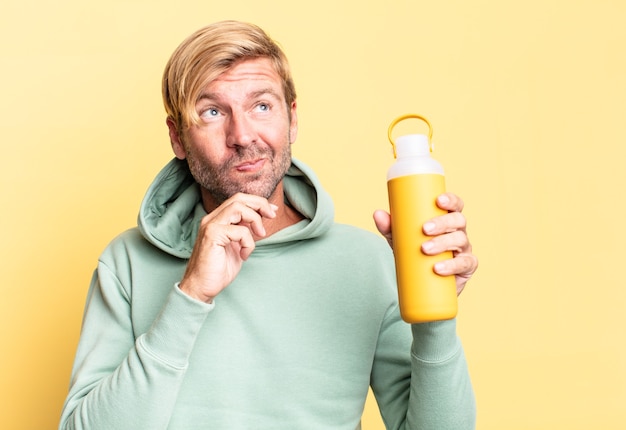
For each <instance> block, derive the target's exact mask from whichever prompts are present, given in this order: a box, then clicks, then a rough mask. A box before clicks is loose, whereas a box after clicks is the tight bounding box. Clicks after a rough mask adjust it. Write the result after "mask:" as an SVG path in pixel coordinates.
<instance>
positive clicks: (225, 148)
mask: <svg viewBox="0 0 626 430" xmlns="http://www.w3.org/2000/svg"><path fill="white" fill-rule="evenodd" d="M196 111H197V112H198V115H199V116H200V120H201V121H200V123H199V125H197V126H196V125H193V126H192V127H191V128H189V129H188V130H186V131H185V132H184V133H183V135H180V134H179V133H180V130H176V129H175V127H174V125H173V124H172V123H171V122H169V121H168V125H169V127H170V137H171V139H172V147H173V149H174V153H175V154H176V156H177V157H178V158H180V159H184V158H186V159H187V162H188V163H189V168H190V170H191V173H192V175H193V176H194V178H195V179H196V181H197V182H198V183H199V184H200V185H201V186H202V188H203V189H204V190H203V197H204V199H205V202H204V203H205V206H212V207H207V210H212V209H213V208H214V207H217V206H218V205H219V204H221V203H222V202H223V201H224V200H226V199H228V198H229V197H230V196H232V195H234V194H236V193H238V192H243V193H247V194H254V195H259V196H262V197H265V198H269V197H270V196H271V195H272V194H273V193H274V191H275V190H276V187H277V186H278V184H279V183H280V182H281V180H282V178H283V176H284V175H285V173H286V172H287V169H288V168H289V166H290V164H291V146H290V145H291V143H292V142H293V141H294V140H295V138H296V135H297V116H296V103H295V102H294V103H292V105H291V106H290V107H289V108H288V107H287V105H286V103H285V96H284V94H283V87H282V81H281V79H280V76H279V75H278V74H277V73H276V72H275V71H274V68H273V67H272V64H271V62H270V60H269V59H267V58H257V59H250V60H245V61H242V62H240V63H237V64H236V65H235V66H233V67H232V68H231V69H229V70H228V71H226V72H225V73H223V74H222V75H220V76H219V77H218V78H217V79H215V80H214V81H212V82H211V83H210V84H209V85H208V87H207V88H205V89H204V91H203V93H202V94H201V96H200V98H199V100H198V102H197V103H196ZM207 194H208V195H207ZM207 198H208V199H209V200H211V201H210V202H207V201H206V200H207Z"/></svg>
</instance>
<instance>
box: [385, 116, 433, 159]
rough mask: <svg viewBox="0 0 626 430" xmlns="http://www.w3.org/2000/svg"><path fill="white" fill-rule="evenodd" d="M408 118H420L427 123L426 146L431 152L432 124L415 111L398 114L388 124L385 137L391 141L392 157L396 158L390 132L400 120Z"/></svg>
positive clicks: (394, 143) (394, 144) (394, 145)
mask: <svg viewBox="0 0 626 430" xmlns="http://www.w3.org/2000/svg"><path fill="white" fill-rule="evenodd" d="M409 118H416V119H420V120H422V121H424V122H425V123H426V125H428V147H429V148H430V152H433V143H432V142H433V127H432V125H430V122H429V121H428V120H427V119H426V118H424V117H423V116H421V115H418V114H415V113H409V114H406V115H402V116H399V117H398V118H396V119H394V120H393V121H392V122H391V124H390V125H389V129H388V131H387V137H388V138H389V142H391V146H392V148H393V158H396V142H395V141H394V140H393V137H392V136H391V132H392V131H393V128H394V127H395V126H396V125H397V124H398V123H399V122H400V121H404V120H405V119H409Z"/></svg>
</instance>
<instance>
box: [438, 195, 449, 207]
mask: <svg viewBox="0 0 626 430" xmlns="http://www.w3.org/2000/svg"><path fill="white" fill-rule="evenodd" d="M438 199H439V203H441V204H442V205H447V204H448V203H450V198H449V197H448V196H446V195H445V194H442V195H440V196H439V197H438Z"/></svg>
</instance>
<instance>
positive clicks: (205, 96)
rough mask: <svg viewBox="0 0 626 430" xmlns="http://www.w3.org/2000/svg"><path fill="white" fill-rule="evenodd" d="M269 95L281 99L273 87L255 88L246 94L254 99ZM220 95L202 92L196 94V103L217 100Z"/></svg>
mask: <svg viewBox="0 0 626 430" xmlns="http://www.w3.org/2000/svg"><path fill="white" fill-rule="evenodd" d="M266 94H267V95H270V96H272V97H275V98H276V99H278V100H280V99H281V95H280V94H279V93H278V92H276V90H274V89H273V88H269V87H268V88H262V89H260V90H256V91H253V92H251V93H250V94H248V96H247V97H248V98H251V99H255V98H258V97H261V96H264V95H266ZM219 99H220V96H219V94H217V93H202V94H200V95H199V96H198V99H197V100H196V104H198V103H200V102H201V101H202V100H216V101H217V100H219Z"/></svg>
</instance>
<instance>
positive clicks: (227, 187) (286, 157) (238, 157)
mask: <svg viewBox="0 0 626 430" xmlns="http://www.w3.org/2000/svg"><path fill="white" fill-rule="evenodd" d="M259 158H266V159H267V161H266V163H267V162H269V164H270V167H271V168H270V169H268V171H266V169H263V170H262V171H260V172H257V173H253V174H243V175H242V176H241V177H239V178H237V177H233V171H234V166H236V165H238V164H240V163H243V162H246V161H250V160H255V159H259ZM187 164H188V166H189V170H190V171H191V174H192V176H193V177H194V179H195V180H196V182H198V184H200V186H201V187H202V188H204V189H205V190H207V191H208V192H209V194H211V196H212V197H213V199H214V200H215V202H216V203H217V204H218V205H219V204H222V203H223V202H224V201H226V200H227V199H229V198H230V197H232V196H233V195H235V194H237V193H245V194H252V195H256V196H260V197H264V198H266V199H269V198H270V196H271V195H272V194H274V192H275V191H276V187H277V186H278V184H279V183H280V181H282V179H283V178H284V177H285V174H286V173H287V170H289V166H291V144H288V145H286V146H285V148H284V149H282V150H281V151H280V152H275V151H274V150H272V149H271V148H267V149H261V148H259V147H258V146H256V145H251V146H248V147H237V152H236V153H235V155H234V156H233V157H232V158H230V159H229V160H228V161H227V162H226V163H224V164H221V165H217V164H211V163H209V162H208V161H206V160H202V159H198V158H197V157H196V156H195V155H194V154H193V153H191V152H190V151H187Z"/></svg>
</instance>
